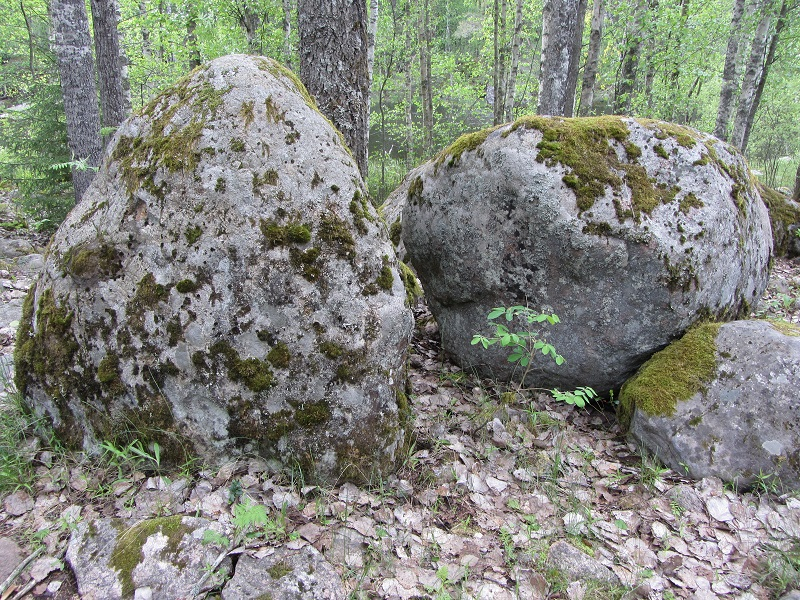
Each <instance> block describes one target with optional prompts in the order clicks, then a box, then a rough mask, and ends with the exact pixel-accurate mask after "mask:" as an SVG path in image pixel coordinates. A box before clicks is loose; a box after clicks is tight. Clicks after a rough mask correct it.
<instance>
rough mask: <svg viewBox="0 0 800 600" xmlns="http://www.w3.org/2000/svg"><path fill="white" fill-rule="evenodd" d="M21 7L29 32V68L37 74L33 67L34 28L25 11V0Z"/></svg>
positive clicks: (22, 1)
mask: <svg viewBox="0 0 800 600" xmlns="http://www.w3.org/2000/svg"><path fill="white" fill-rule="evenodd" d="M19 8H20V10H21V11H22V18H23V19H24V20H25V29H26V30H27V32H28V70H30V72H31V75H32V76H35V75H36V71H35V70H34V68H33V48H34V45H33V29H32V27H31V20H30V17H28V13H27V12H25V2H24V0H20V3H19Z"/></svg>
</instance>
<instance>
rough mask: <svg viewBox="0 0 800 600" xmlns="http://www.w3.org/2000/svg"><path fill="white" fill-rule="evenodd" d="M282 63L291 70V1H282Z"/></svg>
mask: <svg viewBox="0 0 800 600" xmlns="http://www.w3.org/2000/svg"><path fill="white" fill-rule="evenodd" d="M283 62H284V64H285V65H286V66H287V67H289V68H290V69H291V68H292V0H283Z"/></svg>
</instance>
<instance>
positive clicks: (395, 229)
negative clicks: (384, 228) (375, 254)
mask: <svg viewBox="0 0 800 600" xmlns="http://www.w3.org/2000/svg"><path fill="white" fill-rule="evenodd" d="M402 235H403V224H402V223H401V222H400V217H397V218H396V219H395V221H394V223H392V224H391V225H390V226H389V239H390V240H391V242H392V243H393V244H394V245H395V246H399V245H400V240H401V239H402Z"/></svg>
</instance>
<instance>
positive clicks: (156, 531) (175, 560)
mask: <svg viewBox="0 0 800 600" xmlns="http://www.w3.org/2000/svg"><path fill="white" fill-rule="evenodd" d="M207 532H209V533H207ZM225 534H226V531H225V530H224V529H223V526H222V525H220V524H219V523H218V522H214V521H209V520H207V519H200V518H196V517H184V516H181V515H175V516H173V517H160V518H158V519H148V520H145V521H140V522H139V523H137V524H135V525H133V526H127V525H126V524H125V523H123V522H122V521H119V520H116V519H99V520H96V521H92V522H91V523H87V522H82V523H80V524H78V527H77V529H76V530H75V531H74V532H73V533H72V535H71V536H70V540H69V546H68V547H67V554H66V558H67V562H68V563H69V565H70V567H71V568H72V570H73V572H74V573H75V579H76V580H77V582H78V591H79V592H80V594H81V598H85V599H87V600H116V599H118V598H119V599H121V598H131V597H133V596H134V594H137V597H141V596H143V595H144V596H147V595H148V594H149V595H150V597H152V598H185V597H187V595H188V593H189V590H191V589H192V588H193V587H194V586H195V585H196V584H197V583H198V582H200V580H201V579H202V578H203V576H204V575H205V574H206V568H207V567H208V565H213V564H215V562H216V560H217V557H218V556H219V555H220V553H221V552H223V551H224V549H225V548H224V541H223V540H224V536H225ZM230 570H231V560H230V558H225V559H224V560H223V561H222V563H220V566H219V568H218V570H217V572H216V573H215V575H213V576H212V577H209V578H208V579H207V580H206V584H205V585H204V586H202V590H208V589H212V588H214V587H215V586H218V585H219V584H220V583H221V581H222V580H223V579H224V576H225V574H226V573H229V572H230ZM202 590H198V591H202Z"/></svg>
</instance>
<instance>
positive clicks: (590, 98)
mask: <svg viewBox="0 0 800 600" xmlns="http://www.w3.org/2000/svg"><path fill="white" fill-rule="evenodd" d="M604 16H605V7H604V0H594V4H593V6H592V25H591V33H590V34H589V50H588V51H587V53H586V66H585V67H584V69H583V82H582V83H581V103H580V108H579V110H580V116H582V117H585V116H586V115H588V114H590V113H591V111H592V104H593V103H594V88H595V85H596V84H597V70H598V67H599V65H600V46H601V43H602V41H603V17H604Z"/></svg>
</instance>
